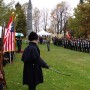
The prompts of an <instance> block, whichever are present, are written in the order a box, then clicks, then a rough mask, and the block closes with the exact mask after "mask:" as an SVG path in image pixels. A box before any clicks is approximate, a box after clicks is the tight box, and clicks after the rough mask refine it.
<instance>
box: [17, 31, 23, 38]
mask: <svg viewBox="0 0 90 90" xmlns="http://www.w3.org/2000/svg"><path fill="white" fill-rule="evenodd" d="M15 36H21V37H23V36H24V35H23V33H17V32H15Z"/></svg>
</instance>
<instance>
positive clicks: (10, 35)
mask: <svg viewBox="0 0 90 90" xmlns="http://www.w3.org/2000/svg"><path fill="white" fill-rule="evenodd" d="M14 38H15V31H14V22H13V16H12V17H10V20H9V22H8V25H7V27H6V29H5V35H4V52H7V51H15V40H14Z"/></svg>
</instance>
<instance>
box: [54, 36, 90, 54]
mask: <svg viewBox="0 0 90 90" xmlns="http://www.w3.org/2000/svg"><path fill="white" fill-rule="evenodd" d="M53 39H54V41H53V43H54V45H58V46H63V47H64V48H69V49H72V50H76V51H81V52H88V53H89V52H90V40H88V39H71V40H68V39H66V38H62V39H61V38H57V37H54V38H53Z"/></svg>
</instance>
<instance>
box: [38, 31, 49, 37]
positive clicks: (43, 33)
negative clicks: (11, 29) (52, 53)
mask: <svg viewBox="0 0 90 90" xmlns="http://www.w3.org/2000/svg"><path fill="white" fill-rule="evenodd" d="M37 34H38V35H40V36H43V35H46V36H49V35H51V33H48V32H46V31H44V30H41V31H40V32H38V33H37Z"/></svg>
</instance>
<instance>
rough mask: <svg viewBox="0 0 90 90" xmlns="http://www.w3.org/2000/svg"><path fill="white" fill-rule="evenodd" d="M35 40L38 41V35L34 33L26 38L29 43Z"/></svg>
mask: <svg viewBox="0 0 90 90" xmlns="http://www.w3.org/2000/svg"><path fill="white" fill-rule="evenodd" d="M37 39H38V35H37V34H36V33H35V32H31V33H30V34H29V36H28V40H29V41H33V40H37Z"/></svg>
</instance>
